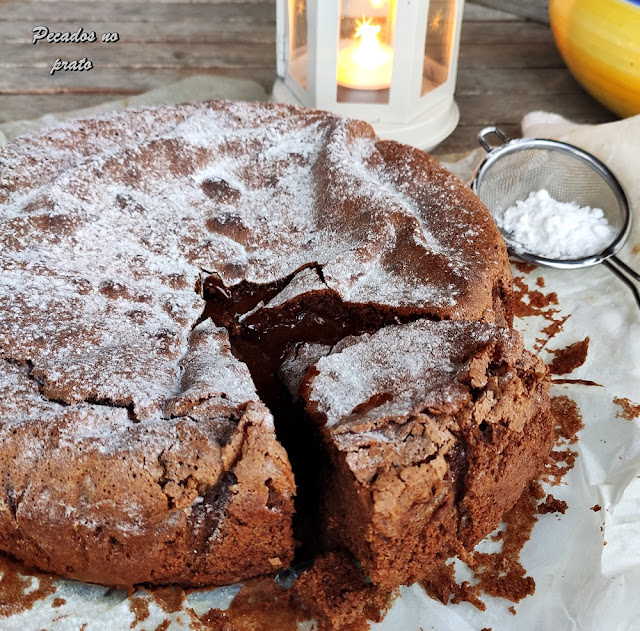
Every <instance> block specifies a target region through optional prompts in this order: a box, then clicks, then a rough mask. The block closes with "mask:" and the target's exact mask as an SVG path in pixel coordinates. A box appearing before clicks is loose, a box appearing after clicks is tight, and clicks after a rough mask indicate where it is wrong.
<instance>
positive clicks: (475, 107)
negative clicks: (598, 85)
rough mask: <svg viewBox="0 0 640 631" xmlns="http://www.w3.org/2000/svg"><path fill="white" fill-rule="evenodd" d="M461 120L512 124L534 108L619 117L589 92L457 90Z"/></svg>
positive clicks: (581, 117) (599, 118)
mask: <svg viewBox="0 0 640 631" xmlns="http://www.w3.org/2000/svg"><path fill="white" fill-rule="evenodd" d="M455 100H456V103H458V106H459V108H460V112H461V122H463V123H465V124H475V125H482V126H484V125H493V124H509V123H513V122H514V121H520V120H521V119H522V117H523V116H524V115H525V114H526V113H527V112H531V111H533V110H545V111H547V112H557V113H558V114H562V115H563V116H566V117H567V118H570V119H572V120H574V121H576V122H579V123H583V122H603V121H608V120H613V119H614V118H615V117H614V116H613V115H612V114H611V113H610V112H609V111H608V110H606V109H605V108H604V107H603V106H602V105H600V104H599V103H598V102H597V101H595V100H594V99H592V98H591V97H590V96H589V95H587V94H586V93H583V94H582V95H575V94H570V95H565V96H564V98H562V97H561V95H557V94H537V95H534V96H533V97H532V96H530V95H519V94H517V95H513V94H502V95H499V96H498V95H494V94H479V95H466V94H460V95H458V94H456V97H455Z"/></svg>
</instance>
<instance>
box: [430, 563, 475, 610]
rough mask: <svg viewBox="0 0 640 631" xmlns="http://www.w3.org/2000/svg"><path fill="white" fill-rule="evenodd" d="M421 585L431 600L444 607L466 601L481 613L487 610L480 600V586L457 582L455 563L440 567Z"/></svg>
mask: <svg viewBox="0 0 640 631" xmlns="http://www.w3.org/2000/svg"><path fill="white" fill-rule="evenodd" d="M420 585H421V586H422V588H423V589H424V591H425V592H427V594H428V595H429V596H430V597H431V598H433V599H434V600H439V601H440V602H441V603H442V604H443V605H446V604H448V603H449V602H452V603H459V602H462V601H466V602H468V603H471V604H472V605H474V606H475V607H476V608H477V609H479V610H480V611H485V610H486V608H487V606H486V605H485V604H484V603H483V602H482V600H480V598H479V593H480V590H479V588H478V586H476V585H473V586H472V585H471V584H470V583H469V582H468V581H463V583H462V584H461V585H459V584H458V583H457V582H456V579H455V568H454V566H453V563H450V564H448V565H443V566H441V567H439V568H438V570H437V571H436V572H434V573H433V574H432V575H430V576H429V578H428V579H423V580H421V581H420Z"/></svg>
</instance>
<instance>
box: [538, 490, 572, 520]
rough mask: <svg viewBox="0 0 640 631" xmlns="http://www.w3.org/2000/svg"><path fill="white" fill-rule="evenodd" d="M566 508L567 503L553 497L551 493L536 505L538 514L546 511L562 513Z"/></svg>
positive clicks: (543, 513)
mask: <svg viewBox="0 0 640 631" xmlns="http://www.w3.org/2000/svg"><path fill="white" fill-rule="evenodd" d="M567 508H568V505H567V503H566V502H565V501H564V500H558V499H556V498H555V497H553V495H551V494H549V495H547V497H546V499H545V501H544V502H542V504H539V505H538V513H539V514H540V515H545V514H547V513H562V514H563V515H564V513H565V511H566V510H567Z"/></svg>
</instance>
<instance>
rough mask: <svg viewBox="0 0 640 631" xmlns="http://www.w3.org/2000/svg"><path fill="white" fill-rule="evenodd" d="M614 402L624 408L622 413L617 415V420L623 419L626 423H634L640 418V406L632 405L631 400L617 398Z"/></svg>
mask: <svg viewBox="0 0 640 631" xmlns="http://www.w3.org/2000/svg"><path fill="white" fill-rule="evenodd" d="M613 402H614V403H615V404H616V405H619V406H620V407H621V408H622V411H621V412H618V413H617V414H616V418H623V419H625V421H633V419H636V418H640V405H638V404H637V403H632V402H631V401H629V399H626V398H623V397H615V398H614V399H613Z"/></svg>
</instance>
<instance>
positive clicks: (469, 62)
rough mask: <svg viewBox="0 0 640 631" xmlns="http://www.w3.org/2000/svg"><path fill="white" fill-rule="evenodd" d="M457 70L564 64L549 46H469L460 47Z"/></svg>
mask: <svg viewBox="0 0 640 631" xmlns="http://www.w3.org/2000/svg"><path fill="white" fill-rule="evenodd" d="M458 68H467V69H474V70H478V71H482V70H484V69H486V68H564V62H563V61H562V57H560V53H558V51H557V50H556V48H555V46H551V45H546V46H544V45H541V46H531V45H522V44H519V43H505V44H493V45H491V46H489V45H484V44H470V45H464V46H461V47H460V55H459V57H458Z"/></svg>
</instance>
